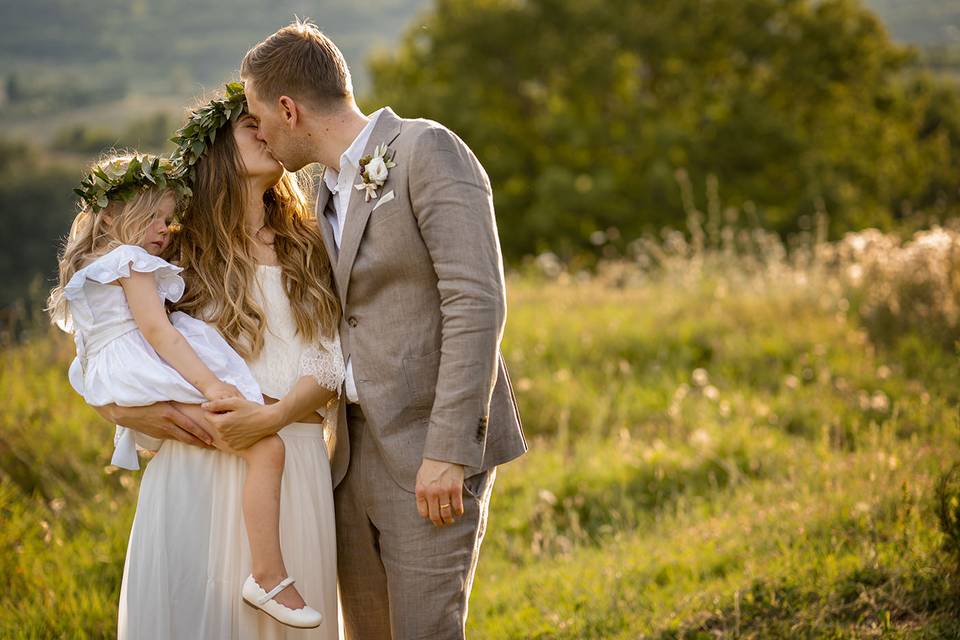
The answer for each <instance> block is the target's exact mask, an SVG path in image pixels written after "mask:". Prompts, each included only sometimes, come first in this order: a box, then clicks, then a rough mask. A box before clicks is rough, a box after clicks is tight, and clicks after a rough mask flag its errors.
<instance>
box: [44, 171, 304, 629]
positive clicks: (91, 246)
mask: <svg viewBox="0 0 960 640" xmlns="http://www.w3.org/2000/svg"><path fill="white" fill-rule="evenodd" d="M173 171H174V168H173V167H172V166H171V165H170V164H169V162H167V161H165V160H160V159H159V158H154V157H150V156H136V155H132V156H115V157H112V158H109V159H107V160H105V161H102V162H100V163H98V165H97V166H96V167H94V169H93V171H92V173H91V174H90V175H89V176H88V177H87V178H86V179H85V180H84V181H83V183H82V184H81V188H80V189H78V190H77V193H78V194H79V195H80V196H81V198H82V203H81V205H82V210H81V211H80V213H79V214H78V215H77V217H76V219H75V220H74V222H73V225H72V227H71V230H70V235H69V237H68V240H67V243H66V247H65V249H64V251H63V255H62V257H61V259H60V264H59V268H60V282H59V285H58V286H57V287H55V288H54V289H53V290H52V292H51V294H50V300H49V306H48V311H49V312H50V314H51V317H52V318H53V320H54V322H56V323H57V324H58V325H59V326H60V327H61V328H62V329H64V330H65V331H72V332H73V333H74V339H75V342H76V345H77V357H76V359H75V360H74V361H73V363H72V365H71V366H70V383H71V384H72V385H73V387H74V388H75V389H76V390H77V391H78V392H79V393H80V394H81V395H83V397H84V399H85V400H86V401H87V403H88V404H90V405H92V406H105V405H109V404H116V405H119V406H145V405H150V404H153V403H156V402H163V401H171V400H172V401H175V402H181V403H185V404H199V403H202V402H204V401H206V400H214V399H221V398H228V397H241V396H242V397H244V398H247V399H249V400H252V401H255V402H259V403H263V396H262V395H261V393H260V389H259V386H258V385H257V383H256V381H255V380H254V379H253V376H252V374H251V373H250V370H249V368H248V367H247V365H246V363H245V362H244V361H243V359H242V358H241V357H240V356H239V355H238V354H237V353H236V351H234V350H233V349H232V348H231V347H230V346H229V345H228V344H227V342H226V341H225V340H224V339H223V337H222V336H221V335H220V334H219V333H217V331H215V330H214V329H213V328H211V327H210V326H208V325H207V324H205V323H204V322H201V321H200V320H197V319H195V318H193V317H191V316H189V315H186V314H184V313H181V312H175V313H173V314H171V315H170V316H169V317H168V315H167V312H166V308H165V302H166V301H170V302H176V301H178V300H179V299H180V297H181V296H182V295H183V293H184V281H183V279H182V278H181V276H180V275H179V273H180V271H181V269H180V268H179V267H176V266H174V265H172V264H170V263H169V262H167V261H165V260H164V259H163V258H161V257H160V256H161V255H162V254H163V253H164V252H165V251H166V250H167V248H168V246H169V244H170V240H171V225H172V223H173V218H174V213H175V211H176V206H177V195H178V194H182V193H184V192H186V191H187V189H186V188H185V186H184V185H183V183H182V182H181V181H180V180H179V179H178V178H176V177H174V174H173ZM134 437H136V442H137V443H138V444H140V445H141V446H144V447H145V448H152V449H156V448H159V444H160V443H159V442H157V441H153V439H150V438H146V437H144V436H141V435H137V436H133V435H131V433H130V432H129V431H127V430H124V429H122V428H118V439H119V440H120V441H121V443H124V446H122V447H118V449H117V453H116V454H115V456H114V463H115V464H117V465H118V466H124V467H126V468H134V469H135V468H139V465H138V464H137V459H136V451H135V449H134V441H133V438H134ZM220 448H224V449H226V450H228V451H229V449H228V448H227V447H226V446H225V445H224V446H221V447H220ZM230 453H234V454H236V455H238V456H240V457H242V458H243V459H244V461H245V462H246V466H247V473H246V478H245V480H244V486H243V513H244V520H245V524H246V529H247V537H248V539H249V542H250V551H251V556H252V560H253V564H254V566H257V565H260V566H264V563H265V562H266V563H268V564H269V562H270V560H269V559H271V558H275V559H277V561H278V563H277V564H278V565H279V566H276V567H271V571H270V572H271V573H275V574H277V575H284V573H285V572H284V570H283V562H282V556H281V555H280V539H279V524H278V523H279V513H280V504H279V496H280V482H281V477H282V475H283V466H284V448H283V444H282V442H281V441H280V438H279V437H278V436H276V435H274V436H270V437H267V438H264V439H262V440H260V441H259V442H257V443H256V444H254V445H253V446H251V447H249V448H248V449H245V450H243V451H230ZM292 583H293V578H290V577H287V578H286V579H284V580H282V581H281V582H280V583H279V584H278V585H276V587H274V588H273V589H272V590H271V591H269V592H266V591H265V590H263V589H261V588H260V586H259V585H258V584H257V582H256V580H254V578H253V575H251V576H250V577H248V578H247V581H246V583H245V584H244V586H243V594H242V595H243V599H244V601H245V602H247V603H248V604H250V605H252V606H254V607H257V608H259V609H261V610H263V611H264V612H265V613H267V614H269V615H270V616H272V617H273V618H275V619H276V620H277V621H278V622H281V623H284V624H286V625H289V626H292V627H297V628H315V627H317V626H319V625H320V623H321V615H320V613H319V612H317V611H316V610H314V609H313V608H311V607H309V606H303V607H302V608H299V609H290V608H287V607H286V606H284V605H282V604H280V603H279V602H277V601H276V600H275V599H274V596H275V595H276V594H278V593H279V592H280V591H282V590H284V589H286V588H287V587H288V586H290V585H291V584H292ZM291 588H292V587H291Z"/></svg>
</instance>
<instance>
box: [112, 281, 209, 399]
mask: <svg viewBox="0 0 960 640" xmlns="http://www.w3.org/2000/svg"><path fill="white" fill-rule="evenodd" d="M117 282H119V283H120V286H122V287H123V292H124V293H125V294H126V296H127V304H128V305H129V306H130V311H131V312H132V313H133V319H134V320H135V321H136V323H137V327H139V329H140V332H141V333H142V334H143V337H144V338H146V339H147V342H149V343H150V346H152V347H153V348H154V349H155V350H156V352H157V353H158V354H159V355H160V357H161V358H163V359H164V360H166V362H167V363H168V364H169V365H170V366H171V367H173V368H174V369H176V370H177V371H178V372H179V373H180V375H182V376H183V377H184V378H185V379H186V380H187V382H189V383H190V384H192V385H193V386H195V387H196V388H197V389H199V390H200V393H202V394H203V395H204V396H206V397H208V398H210V397H211V394H215V393H216V391H217V390H221V391H222V389H220V388H221V386H223V383H222V382H221V381H220V379H219V378H217V376H216V375H214V373H213V372H212V371H210V368H209V367H207V365H205V364H204V363H203V361H202V360H201V359H200V358H199V356H197V353H196V352H195V351H194V350H193V347H191V346H190V343H189V342H187V339H186V338H184V337H183V334H182V333H180V332H179V331H177V330H176V329H175V328H174V326H173V325H172V324H170V319H169V318H168V317H167V311H166V309H165V308H164V306H163V300H162V299H161V298H160V296H158V295H157V285H156V282H155V280H154V276H153V274H152V273H143V272H140V271H131V273H130V277H129V278H120V279H119V280H118V281H117Z"/></svg>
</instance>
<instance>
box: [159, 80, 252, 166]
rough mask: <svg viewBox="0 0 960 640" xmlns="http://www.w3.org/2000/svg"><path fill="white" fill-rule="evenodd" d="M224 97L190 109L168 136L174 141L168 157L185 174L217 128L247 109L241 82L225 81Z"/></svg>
mask: <svg viewBox="0 0 960 640" xmlns="http://www.w3.org/2000/svg"><path fill="white" fill-rule="evenodd" d="M226 88H227V91H226V94H225V95H224V97H222V98H216V99H214V100H211V101H210V102H209V103H207V104H205V105H204V106H202V107H199V108H198V109H194V110H193V111H192V112H191V113H190V120H189V121H188V122H187V124H185V125H184V126H182V127H181V128H180V129H178V130H177V133H176V134H175V135H174V136H173V137H172V138H170V140H171V141H172V142H174V143H176V145H177V148H176V150H175V151H174V152H173V156H172V160H173V162H174V163H175V164H176V165H178V167H179V168H180V171H182V172H183V173H184V174H185V175H187V174H189V175H191V176H192V174H193V165H195V164H196V163H197V160H199V159H200V157H201V156H202V155H203V154H204V153H206V151H207V148H208V146H209V145H212V144H213V141H214V140H216V139H217V131H219V130H220V129H221V128H222V127H223V126H224V125H226V124H227V123H229V122H230V121H231V120H233V119H234V118H237V117H239V116H240V114H242V113H243V112H244V111H246V109H247V98H246V96H245V95H244V93H243V83H242V82H231V83H229V84H227V85H226Z"/></svg>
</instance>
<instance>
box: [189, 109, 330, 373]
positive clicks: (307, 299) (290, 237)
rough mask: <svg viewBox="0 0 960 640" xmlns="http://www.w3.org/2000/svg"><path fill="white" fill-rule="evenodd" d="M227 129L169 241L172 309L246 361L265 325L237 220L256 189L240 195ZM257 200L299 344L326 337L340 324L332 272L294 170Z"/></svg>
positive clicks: (245, 236) (207, 157)
mask: <svg viewBox="0 0 960 640" xmlns="http://www.w3.org/2000/svg"><path fill="white" fill-rule="evenodd" d="M234 124H235V123H234ZM232 126H233V124H231V125H227V127H225V128H226V129H228V130H227V131H223V132H222V133H220V135H218V136H217V137H216V140H215V141H214V143H213V144H211V145H210V146H209V147H208V148H207V151H206V153H204V154H203V155H202V156H201V157H200V159H199V160H198V161H197V164H196V167H195V169H196V175H195V178H194V182H193V185H192V189H193V197H192V198H191V199H190V204H189V205H188V206H187V209H186V210H185V212H184V217H183V223H182V226H181V229H180V231H179V232H178V233H177V236H176V239H175V245H176V253H175V254H176V255H177V256H178V257H179V264H180V266H181V267H183V269H184V271H183V276H184V279H185V280H186V283H187V288H186V293H185V294H184V296H183V298H181V299H180V301H179V302H178V303H176V304H175V305H174V309H176V310H178V311H183V312H185V313H187V314H189V315H192V316H194V317H197V318H202V319H204V320H206V321H207V322H211V323H212V324H214V325H215V326H216V327H217V330H218V331H219V332H220V334H221V335H222V336H223V337H224V338H225V339H226V340H227V342H228V343H229V344H230V346H231V347H233V348H234V349H235V350H236V351H237V352H238V353H239V354H240V355H242V356H243V357H244V358H248V357H251V356H256V355H257V354H259V353H260V350H261V349H262V348H263V334H264V331H265V328H266V316H265V314H264V311H263V309H262V308H261V307H260V306H259V305H258V304H257V302H256V300H255V298H254V297H253V287H254V285H255V279H254V278H255V275H256V268H257V265H256V263H255V262H254V260H253V259H252V258H251V256H252V255H253V254H252V242H253V237H252V235H251V233H250V231H249V230H247V225H246V223H245V210H246V206H245V205H246V203H247V201H248V200H247V199H248V198H252V197H257V198H258V197H260V194H259V193H258V194H251V193H247V192H246V191H247V190H246V189H245V187H244V180H243V175H244V165H243V160H242V158H241V157H240V151H239V149H238V147H237V144H236V142H235V140H234V137H233V130H232V128H231V127H232ZM263 200H264V205H265V208H266V215H265V218H264V223H265V224H264V226H265V227H266V228H268V229H270V230H271V231H272V232H273V233H274V243H273V247H274V250H275V251H276V254H277V261H278V262H279V263H280V268H281V279H282V282H283V287H284V290H285V291H286V293H287V298H288V299H289V301H290V309H291V311H292V314H293V318H294V321H295V322H296V325H297V331H298V333H299V335H300V336H301V337H302V338H303V339H304V340H305V341H307V342H315V341H316V340H317V339H318V338H319V337H320V335H321V334H322V335H325V336H333V335H334V334H335V332H336V330H337V325H338V324H339V322H340V301H339V299H338V298H337V296H336V294H335V293H334V291H333V269H332V267H331V264H330V259H329V257H328V256H327V251H326V248H325V247H324V244H323V237H322V236H321V235H320V230H319V228H318V227H317V221H316V219H315V218H314V217H313V215H312V213H311V211H310V209H309V207H308V205H307V199H306V197H305V196H304V193H303V190H302V188H301V186H300V184H299V182H298V180H297V177H296V175H295V174H292V173H288V172H284V174H283V176H282V177H281V178H280V181H279V182H278V183H277V184H275V185H274V186H273V187H271V188H270V189H269V190H268V191H267V192H266V193H265V194H263Z"/></svg>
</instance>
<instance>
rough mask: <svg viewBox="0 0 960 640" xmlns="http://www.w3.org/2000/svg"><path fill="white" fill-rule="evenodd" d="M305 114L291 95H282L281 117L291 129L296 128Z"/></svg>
mask: <svg viewBox="0 0 960 640" xmlns="http://www.w3.org/2000/svg"><path fill="white" fill-rule="evenodd" d="M302 116H303V114H302V113H301V111H300V107H299V106H298V105H297V103H296V102H294V100H293V98H291V97H290V96H280V117H281V118H282V119H283V121H284V123H285V124H286V125H287V127H289V128H290V129H294V128H296V126H297V124H298V123H299V122H300V119H301V118H302Z"/></svg>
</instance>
